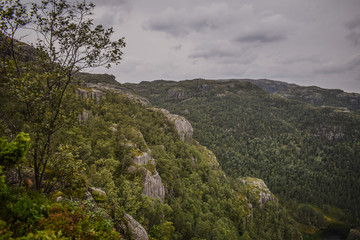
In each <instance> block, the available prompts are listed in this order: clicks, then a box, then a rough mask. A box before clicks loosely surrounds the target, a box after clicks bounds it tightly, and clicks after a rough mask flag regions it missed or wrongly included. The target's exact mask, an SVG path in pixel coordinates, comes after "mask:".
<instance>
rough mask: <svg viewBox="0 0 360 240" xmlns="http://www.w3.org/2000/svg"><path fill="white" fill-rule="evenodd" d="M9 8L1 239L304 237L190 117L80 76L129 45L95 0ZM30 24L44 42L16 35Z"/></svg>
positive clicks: (0, 119)
mask: <svg viewBox="0 0 360 240" xmlns="http://www.w3.org/2000/svg"><path fill="white" fill-rule="evenodd" d="M0 6H1V8H0V9H1V10H0V17H1V18H0V26H1V34H0V49H1V52H0V53H1V63H0V79H1V82H0V109H1V110H0V136H1V138H0V239H152V240H156V239H159V240H160V239H162V240H166V239H193V240H196V239H197V240H199V239H243V240H245V239H302V236H301V233H300V232H299V229H298V226H297V223H296V221H295V220H294V217H293V216H292V215H290V214H289V213H288V211H287V209H286V208H285V207H284V206H283V205H282V203H281V202H280V201H279V199H278V198H277V197H276V196H275V195H274V194H273V193H272V192H271V191H270V190H269V189H268V188H267V186H266V184H265V183H264V181H262V180H261V179H258V178H254V177H247V176H246V175H242V176H240V174H239V175H236V176H235V175H234V177H233V176H227V175H226V174H225V172H224V171H223V170H222V166H221V165H219V162H218V159H219V161H220V162H221V160H220V158H219V157H216V156H215V155H214V153H213V152H212V151H211V150H209V149H208V148H206V147H204V146H203V145H201V143H199V142H198V141H197V140H196V138H193V137H192V136H191V131H190V129H192V127H191V125H190V123H189V122H188V121H187V120H186V119H184V118H182V117H180V116H178V115H174V114H171V113H169V112H167V111H166V110H162V109H157V108H154V106H153V105H152V104H150V103H149V102H148V101H146V100H145V99H144V98H143V97H141V96H138V95H136V94H134V93H133V91H131V90H129V89H128V88H127V87H126V86H122V85H119V84H115V85H114V84H112V83H114V82H113V80H114V79H113V76H110V75H89V74H83V73H82V74H81V73H79V72H80V71H82V70H84V69H86V68H89V67H96V66H107V67H111V65H112V64H118V63H120V61H121V59H122V55H123V52H122V48H123V47H125V41H124V39H123V38H120V39H118V40H116V41H112V40H110V37H111V35H112V33H113V29H104V28H103V27H102V26H95V25H94V23H93V21H92V19H91V13H92V11H93V9H94V7H95V6H94V5H93V4H87V3H85V2H80V3H79V2H77V3H70V2H68V1H66V0H61V1H55V0H43V1H41V2H40V3H34V4H31V5H23V4H22V3H21V2H20V1H2V2H1V3H0ZM25 27H26V28H28V29H32V30H33V31H35V33H37V36H38V37H39V39H38V40H37V42H36V44H34V45H33V46H30V45H28V44H25V43H23V42H21V41H19V40H17V39H16V38H15V36H16V32H17V31H18V30H19V29H21V28H25ZM86 79H88V81H86ZM104 79H105V80H104ZM94 84H95V85H94ZM194 116H195V115H194ZM179 124H180V126H184V125H185V126H186V128H184V129H185V130H186V132H185V134H184V131H185V130H184V129H183V130H181V128H180V130H179ZM194 127H195V128H197V127H198V126H196V125H194ZM249 134H250V133H249ZM220 157H222V156H220ZM306 210H307V209H306V208H305V210H304V212H306ZM299 213H301V212H300V211H299ZM313 219H317V218H316V217H315V218H314V217H311V218H310V220H309V221H312V220H313Z"/></svg>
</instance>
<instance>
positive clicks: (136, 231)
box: [124, 213, 149, 240]
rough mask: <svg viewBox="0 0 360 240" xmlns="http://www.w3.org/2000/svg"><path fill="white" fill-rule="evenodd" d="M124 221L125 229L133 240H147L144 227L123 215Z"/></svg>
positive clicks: (128, 216) (130, 217)
mask: <svg viewBox="0 0 360 240" xmlns="http://www.w3.org/2000/svg"><path fill="white" fill-rule="evenodd" d="M124 217H125V220H126V221H127V227H128V230H129V231H130V233H131V235H132V237H133V239H134V240H149V236H148V234H147V232H146V230H145V229H144V227H143V226H142V225H141V224H140V223H139V222H138V221H136V220H135V219H134V218H133V217H132V216H130V215H129V214H127V213H125V215H124Z"/></svg>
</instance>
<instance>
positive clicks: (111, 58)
mask: <svg viewBox="0 0 360 240" xmlns="http://www.w3.org/2000/svg"><path fill="white" fill-rule="evenodd" d="M4 4H5V5H4V9H5V10H6V9H21V11H20V10H18V11H9V12H8V13H7V14H1V15H0V16H1V22H0V23H1V24H2V25H1V27H2V29H13V30H11V31H8V32H6V31H2V34H5V35H6V37H7V38H9V39H11V41H10V42H13V43H15V44H12V45H10V46H8V45H6V44H3V46H5V47H7V48H8V49H10V50H11V48H12V49H13V51H8V53H9V54H8V55H7V56H5V58H6V63H5V64H4V66H5V68H6V71H5V73H3V76H4V79H6V81H7V82H8V85H9V87H10V89H11V91H12V93H14V95H15V96H16V98H17V100H18V101H19V102H21V103H22V104H23V105H24V106H25V111H24V115H25V120H26V122H27V123H28V128H27V129H26V131H28V132H29V133H30V135H31V140H32V144H31V149H30V159H31V162H32V166H33V168H34V172H35V185H36V189H38V190H40V189H41V187H42V182H43V180H44V173H45V170H46V168H47V166H48V161H49V159H51V155H52V154H53V152H54V151H56V149H57V147H54V146H52V140H53V137H54V134H55V133H56V132H57V131H58V130H59V129H61V128H62V127H64V126H66V125H68V124H70V123H72V122H73V121H74V120H75V119H76V118H77V116H78V114H79V111H80V108H79V107H78V105H77V104H76V101H74V96H73V95H74V92H75V89H72V83H73V82H74V79H73V76H74V74H75V73H77V72H79V71H80V70H83V69H85V68H88V67H97V66H106V67H111V64H112V63H115V64H118V63H120V60H121V56H122V52H121V50H120V49H121V48H122V47H125V42H124V39H123V38H121V39H118V40H116V41H112V40H111V35H112V33H113V29H112V28H109V29H104V28H103V27H102V26H101V25H97V26H94V23H93V19H91V18H90V16H91V15H92V11H93V9H94V7H95V6H94V5H93V4H92V3H89V4H88V3H86V2H85V1H84V2H80V3H78V2H76V3H70V2H68V1H67V0H42V1H41V3H40V4H37V3H33V4H32V5H31V9H30V10H28V9H26V8H25V7H24V6H23V5H21V3H20V2H19V1H11V0H10V1H5V3H4ZM16 6H17V7H16ZM2 12H4V10H3V11H2ZM16 16H17V17H16ZM20 16H21V17H20ZM27 16H29V18H27ZM24 19H25V20H24ZM25 25H26V26H27V27H28V28H29V29H31V30H33V31H34V32H35V33H36V34H37V37H38V38H37V41H36V45H35V51H34V56H30V57H28V58H27V59H28V60H29V59H30V60H29V61H20V60H21V59H20V56H19V55H18V54H17V51H16V48H18V47H19V45H17V44H16V41H14V36H15V33H14V31H16V30H17V29H18V28H20V27H23V26H25ZM11 26H16V28H14V27H11ZM14 49H15V50H14ZM71 89H72V90H73V91H71Z"/></svg>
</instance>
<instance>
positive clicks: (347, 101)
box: [236, 79, 360, 113]
mask: <svg viewBox="0 0 360 240" xmlns="http://www.w3.org/2000/svg"><path fill="white" fill-rule="evenodd" d="M236 81H240V82H251V83H254V84H255V85H256V86H258V87H259V88H261V89H263V90H264V91H266V92H268V93H271V94H276V95H278V96H281V97H285V98H288V99H294V100H298V101H303V102H306V103H310V104H313V105H315V106H323V107H334V108H337V109H338V110H339V111H355V112H358V113H360V94H358V93H347V92H344V91H343V90H340V89H325V88H320V87H316V86H311V87H304V86H299V85H296V84H290V83H286V82H281V81H274V80H268V79H258V80H253V79H238V80H236Z"/></svg>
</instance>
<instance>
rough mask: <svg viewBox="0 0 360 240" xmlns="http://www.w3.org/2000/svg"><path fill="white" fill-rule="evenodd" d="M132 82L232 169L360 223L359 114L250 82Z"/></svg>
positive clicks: (290, 200) (286, 199)
mask: <svg viewBox="0 0 360 240" xmlns="http://www.w3.org/2000/svg"><path fill="white" fill-rule="evenodd" d="M127 86H128V87H130V88H132V89H134V90H135V91H136V92H137V93H138V94H140V95H142V96H144V97H146V98H148V99H149V101H150V102H152V103H153V104H154V105H155V106H159V107H163V108H166V109H169V110H170V111H171V112H174V113H176V114H180V115H183V116H185V117H186V118H187V119H188V120H189V121H190V122H191V123H192V125H193V127H194V129H195V131H194V138H195V139H197V140H198V141H199V142H200V143H201V144H204V145H205V146H207V147H208V148H209V149H210V150H212V151H214V153H215V154H216V156H217V157H218V159H219V161H220V164H221V166H222V167H223V168H224V171H225V172H226V173H227V174H229V175H231V176H234V177H236V176H253V177H258V178H261V179H263V180H264V181H265V182H266V183H267V184H268V186H269V188H270V189H271V191H273V192H274V193H275V194H277V196H279V197H280V199H281V201H282V202H283V203H284V204H287V205H288V206H290V208H291V209H294V202H295V203H310V204H313V205H315V206H318V207H320V208H321V209H322V210H323V211H324V212H329V211H330V210H331V209H332V208H333V207H336V208H338V209H341V210H342V211H343V213H342V214H343V215H342V216H341V217H340V219H342V220H345V221H347V222H348V223H350V224H352V225H359V223H360V222H359V221H360V212H359V211H360V208H359V207H358V204H357V202H358V199H360V195H359V194H360V188H359V187H360V185H359V183H360V182H359V172H360V162H359V159H360V158H359V157H360V156H359V153H360V142H359V137H360V116H359V115H358V114H356V113H354V112H344V111H342V109H338V108H336V107H316V106H314V105H310V104H306V103H304V102H302V101H295V100H289V99H286V98H284V97H279V96H278V95H276V94H275V95H273V94H269V93H267V92H265V91H263V90H262V89H260V88H258V87H257V86H256V85H254V84H252V83H250V82H247V81H237V80H228V81H226V80H222V81H206V80H203V79H196V80H187V81H181V82H171V81H154V82H142V83H140V84H128V85H127ZM322 91H326V90H322ZM341 107H343V106H341ZM340 215H341V214H340Z"/></svg>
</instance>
